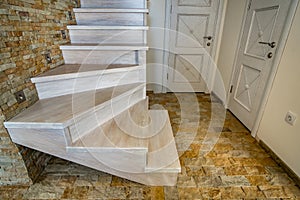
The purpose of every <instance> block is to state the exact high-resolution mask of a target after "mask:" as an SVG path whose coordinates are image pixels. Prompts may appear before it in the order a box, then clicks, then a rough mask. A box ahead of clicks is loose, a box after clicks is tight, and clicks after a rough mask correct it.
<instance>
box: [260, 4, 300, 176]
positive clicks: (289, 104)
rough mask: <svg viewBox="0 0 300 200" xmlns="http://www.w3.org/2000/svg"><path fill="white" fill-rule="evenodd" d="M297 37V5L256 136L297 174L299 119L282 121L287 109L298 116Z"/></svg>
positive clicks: (299, 166)
mask: <svg viewBox="0 0 300 200" xmlns="http://www.w3.org/2000/svg"><path fill="white" fill-rule="evenodd" d="M299 36H300V9H299V7H298V9H297V12H296V16H295V18H294V22H293V25H292V28H291V31H290V35H289V38H288V41H287V44H286V47H285V50H284V53H283V56H282V58H281V61H280V64H279V68H278V71H277V74H276V77H275V81H274V83H273V87H272V90H271V94H270V96H269V99H268V102H267V106H266V109H265V111H264V114H263V118H262V121H261V123H260V126H259V129H258V134H257V136H258V138H260V139H261V140H262V141H263V142H264V143H266V144H267V146H268V147H270V148H271V149H272V150H273V151H274V152H275V153H276V154H277V155H278V156H279V157H280V158H281V159H282V160H283V161H284V162H285V163H286V164H287V165H288V166H289V167H290V168H291V169H292V170H293V171H294V172H295V173H296V174H297V175H298V176H299V177H300V120H299V119H298V121H297V122H296V125H295V126H290V125H288V124H287V123H286V122H285V121H284V118H285V115H286V113H287V112H288V111H289V110H290V111H292V112H294V113H296V114H298V117H300V89H299V88H300V37H299Z"/></svg>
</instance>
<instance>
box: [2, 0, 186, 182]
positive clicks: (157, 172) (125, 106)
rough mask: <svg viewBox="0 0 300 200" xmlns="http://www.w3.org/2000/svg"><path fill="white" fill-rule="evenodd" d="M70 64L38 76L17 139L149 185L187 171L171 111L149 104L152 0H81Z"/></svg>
mask: <svg viewBox="0 0 300 200" xmlns="http://www.w3.org/2000/svg"><path fill="white" fill-rule="evenodd" d="M74 12H75V16H76V20H77V24H78V25H76V26H68V29H69V33H70V38H71V44H69V45H64V46H61V50H62V53H63V56H64V60H65V63H66V64H64V65H62V66H59V67H57V68H55V69H53V70H50V71H48V72H46V73H44V74H42V75H40V76H38V77H34V78H32V79H31V80H32V82H33V83H35V86H36V88H37V91H38V95H39V101H38V102H36V103H35V104H34V105H33V106H31V107H30V108H28V109H27V110H25V111H24V112H22V113H20V114H19V115H17V116H16V117H14V118H13V119H11V120H10V121H8V122H5V123H4V125H5V127H6V128H7V129H8V132H9V134H10V136H11V138H12V140H13V141H14V142H15V143H17V144H20V145H23V146H26V147H29V148H33V149H36V150H39V151H42V152H45V153H48V154H51V155H54V156H57V157H61V158H63V159H66V160H70V161H73V162H76V163H79V164H82V165H85V166H88V167H91V168H94V169H97V170H100V171H104V172H107V173H111V174H114V175H117V176H120V177H123V178H126V179H129V180H133V181H136V182H139V183H143V184H146V185H157V186H158V185H166V186H173V185H175V184H176V181H177V175H178V173H179V172H180V171H181V167H180V163H179V160H178V153H177V150H176V145H175V140H174V137H173V133H172V128H171V124H170V121H169V116H168V112H167V111H164V110H148V99H147V97H146V51H147V50H148V47H147V41H146V31H147V30H148V27H147V26H146V13H147V12H148V10H147V9H146V1H145V0H81V8H77V9H74Z"/></svg>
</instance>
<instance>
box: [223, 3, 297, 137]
mask: <svg viewBox="0 0 300 200" xmlns="http://www.w3.org/2000/svg"><path fill="white" fill-rule="evenodd" d="M250 1H251V0H247V3H246V7H245V9H244V16H243V22H242V26H241V29H240V35H239V41H238V45H237V49H236V52H235V58H234V62H233V63H234V64H233V66H234V67H233V69H232V72H231V79H230V87H231V85H233V80H234V72H235V70H236V63H237V59H238V51H239V48H240V44H241V40H242V35H243V29H244V25H245V22H246V16H247V13H248V9H247V8H248V5H249V3H250ZM298 2H299V0H292V2H291V5H290V10H289V11H288V15H287V19H286V23H285V26H284V30H283V32H282V38H281V40H279V41H278V47H277V50H276V51H277V53H276V54H275V56H274V61H273V66H272V67H271V72H270V76H269V79H268V81H267V84H266V88H265V93H264V95H263V97H262V101H261V103H260V106H259V110H258V114H257V117H256V120H255V122H254V126H253V129H252V131H251V135H252V136H253V137H256V134H257V131H258V128H259V125H260V122H261V120H262V117H263V113H264V110H265V108H266V105H267V101H268V98H269V96H270V93H271V90H272V85H273V82H274V79H275V76H276V72H277V69H278V66H279V63H280V60H281V57H282V54H283V52H284V48H285V45H286V42H287V39H288V36H289V32H290V29H291V26H292V23H293V19H294V16H295V13H296V10H297V6H298ZM230 87H229V90H228V91H227V105H228V104H229V100H230V95H233V93H230ZM227 107H228V106H227Z"/></svg>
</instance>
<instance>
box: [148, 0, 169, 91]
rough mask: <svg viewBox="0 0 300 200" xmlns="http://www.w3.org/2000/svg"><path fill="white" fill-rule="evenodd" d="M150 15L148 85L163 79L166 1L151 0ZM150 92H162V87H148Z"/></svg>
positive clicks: (160, 81)
mask: <svg viewBox="0 0 300 200" xmlns="http://www.w3.org/2000/svg"><path fill="white" fill-rule="evenodd" d="M148 8H149V11H150V12H149V15H148V25H149V26H150V30H149V31H148V45H149V47H150V49H149V51H148V52H147V83H153V82H154V83H162V79H163V69H162V68H161V65H163V59H164V55H163V51H161V49H163V47H164V27H165V14H166V12H165V9H166V7H165V0H151V1H149V3H148ZM147 89H148V90H154V91H155V92H161V89H162V87H161V86H159V85H156V86H155V87H153V86H151V85H148V86H147Z"/></svg>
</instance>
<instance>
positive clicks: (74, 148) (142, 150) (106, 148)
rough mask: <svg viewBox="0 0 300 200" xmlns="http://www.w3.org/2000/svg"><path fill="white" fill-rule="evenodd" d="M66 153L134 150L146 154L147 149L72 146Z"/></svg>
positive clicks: (67, 147)
mask: <svg viewBox="0 0 300 200" xmlns="http://www.w3.org/2000/svg"><path fill="white" fill-rule="evenodd" d="M66 149H67V151H73V152H74V151H80V152H82V150H86V151H89V152H98V151H99V150H100V151H109V152H111V151H119V150H124V151H126V150H134V151H140V152H145V153H147V152H148V148H146V147H85V146H82V147H73V146H66Z"/></svg>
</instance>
